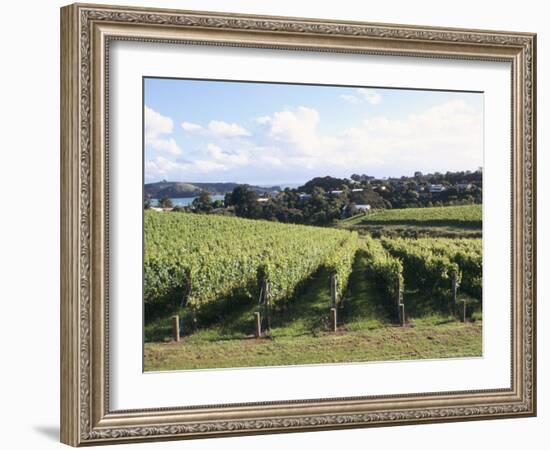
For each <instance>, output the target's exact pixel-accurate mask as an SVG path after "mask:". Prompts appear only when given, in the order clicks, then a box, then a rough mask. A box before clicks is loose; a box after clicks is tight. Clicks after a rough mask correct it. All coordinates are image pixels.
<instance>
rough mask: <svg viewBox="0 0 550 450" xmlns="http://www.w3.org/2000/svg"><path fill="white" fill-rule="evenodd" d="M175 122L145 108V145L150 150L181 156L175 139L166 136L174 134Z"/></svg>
mask: <svg viewBox="0 0 550 450" xmlns="http://www.w3.org/2000/svg"><path fill="white" fill-rule="evenodd" d="M173 129H174V122H173V121H172V119H170V117H166V116H163V115H162V114H160V113H158V112H157V111H154V110H153V109H151V108H149V107H147V106H145V145H146V146H148V147H149V148H151V149H153V150H155V151H159V152H163V153H168V154H170V155H175V156H177V155H181V153H182V151H181V149H180V148H179V147H178V144H177V143H176V141H175V140H174V138H168V137H166V136H165V135H169V134H171V133H172V131H173Z"/></svg>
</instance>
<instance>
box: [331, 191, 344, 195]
mask: <svg viewBox="0 0 550 450" xmlns="http://www.w3.org/2000/svg"><path fill="white" fill-rule="evenodd" d="M343 193H344V191H330V192H329V194H330V195H342V194H343Z"/></svg>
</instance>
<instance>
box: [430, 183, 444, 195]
mask: <svg viewBox="0 0 550 450" xmlns="http://www.w3.org/2000/svg"><path fill="white" fill-rule="evenodd" d="M444 190H445V186H443V185H442V184H430V188H429V191H430V193H432V194H437V193H439V192H443V191H444Z"/></svg>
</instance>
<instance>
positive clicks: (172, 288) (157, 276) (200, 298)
mask: <svg viewBox="0 0 550 450" xmlns="http://www.w3.org/2000/svg"><path fill="white" fill-rule="evenodd" d="M144 230H145V252H144V279H145V282H144V299H145V304H146V305H150V306H154V305H155V303H158V304H161V303H163V302H166V301H167V299H171V300H170V301H173V298H174V297H177V296H179V297H182V298H185V302H186V304H188V305H191V306H193V307H195V308H200V307H201V306H203V305H206V304H211V303H213V302H216V301H219V300H220V299H223V298H230V297H233V296H236V295H239V296H241V295H245V296H248V297H253V296H255V295H257V286H258V281H259V280H258V278H259V277H265V278H267V279H268V280H269V282H270V301H272V302H279V301H283V300H287V299H290V298H291V297H292V295H293V293H294V292H295V290H296V289H297V288H299V287H300V286H301V285H303V284H304V283H305V282H306V281H307V280H308V279H309V278H310V277H311V276H312V275H313V274H314V273H315V272H316V271H318V270H319V269H320V268H321V267H328V268H329V269H330V270H333V271H334V272H335V273H336V274H337V276H338V277H339V278H340V282H339V284H340V286H341V287H342V289H343V288H344V287H345V281H346V280H347V278H348V276H349V273H350V272H351V264H352V263H353V258H354V255H355V251H356V249H357V240H358V239H357V235H356V234H355V233H350V232H348V231H343V230H335V229H330V228H317V227H309V226H302V225H288V224H280V223H275V222H268V221H258V220H247V219H240V218H235V217H224V216H212V215H208V216H207V215H200V214H162V213H156V212H150V211H146V212H145V216H144Z"/></svg>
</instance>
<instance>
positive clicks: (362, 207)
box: [355, 205, 370, 212]
mask: <svg viewBox="0 0 550 450" xmlns="http://www.w3.org/2000/svg"><path fill="white" fill-rule="evenodd" d="M355 208H357V210H359V211H365V212H366V211H370V205H355Z"/></svg>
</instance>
